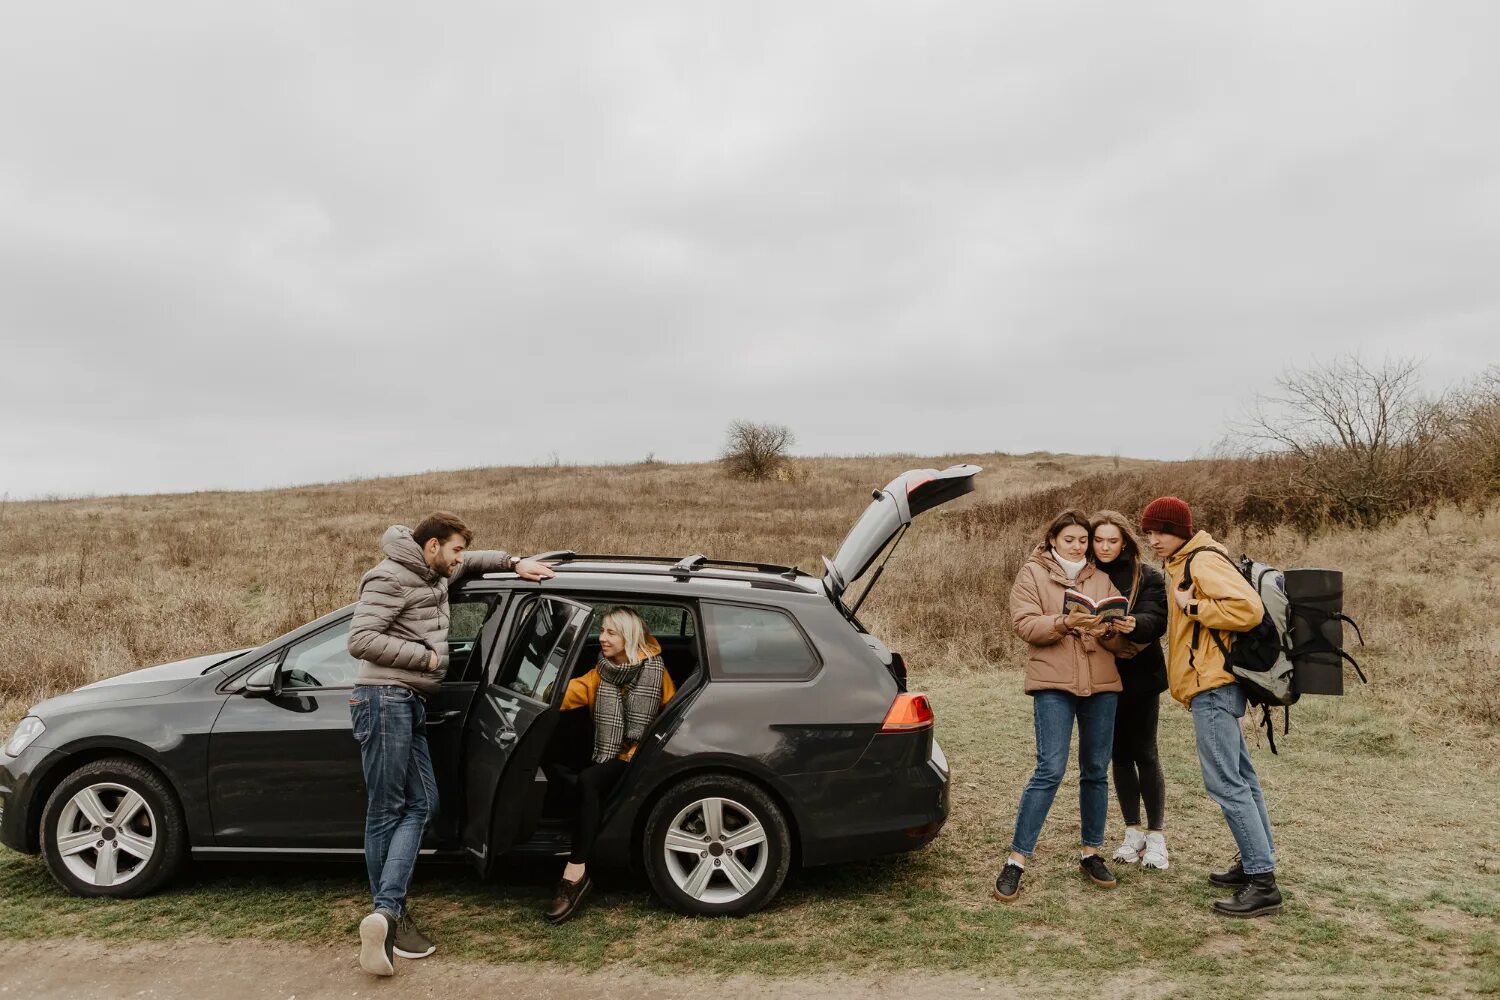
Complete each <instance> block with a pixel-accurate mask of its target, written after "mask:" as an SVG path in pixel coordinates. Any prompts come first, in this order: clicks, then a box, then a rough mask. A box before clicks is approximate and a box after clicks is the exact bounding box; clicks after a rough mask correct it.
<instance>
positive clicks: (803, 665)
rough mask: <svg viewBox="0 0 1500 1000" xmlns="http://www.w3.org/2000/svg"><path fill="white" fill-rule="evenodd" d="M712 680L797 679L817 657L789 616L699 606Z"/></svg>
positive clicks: (727, 606)
mask: <svg viewBox="0 0 1500 1000" xmlns="http://www.w3.org/2000/svg"><path fill="white" fill-rule="evenodd" d="M703 623H704V629H705V630H706V633H707V637H708V645H709V650H710V652H711V654H712V661H713V668H714V676H716V677H720V678H723V679H725V680H802V679H805V678H808V677H811V676H812V675H813V674H814V673H816V672H817V670H818V657H817V654H816V653H814V652H813V650H812V647H811V646H809V645H808V642H807V639H806V637H805V636H803V634H802V630H801V629H800V628H798V627H797V623H796V622H794V621H793V620H792V618H791V616H790V615H787V614H785V613H784V612H781V611H775V610H773V609H771V608H752V607H746V606H745V605H741V604H712V603H708V602H705V603H704V604H703Z"/></svg>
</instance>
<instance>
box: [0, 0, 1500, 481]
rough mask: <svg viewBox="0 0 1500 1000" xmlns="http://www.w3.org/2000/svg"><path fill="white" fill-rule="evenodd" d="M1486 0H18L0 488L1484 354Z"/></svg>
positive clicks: (1057, 405)
mask: <svg viewBox="0 0 1500 1000" xmlns="http://www.w3.org/2000/svg"><path fill="white" fill-rule="evenodd" d="M1497 29H1500V12H1497V10H1496V9H1495V8H1494V7H1493V5H1489V4H1486V3H1480V2H1471V3H1460V2H1455V3H1446V4H1441V5H1430V4H1417V3H1407V4H1399V3H1382V4H1370V3H1344V4H1317V5H1306V4H1293V3H1257V4H1237V5H1227V4H1225V5H1218V4H1189V3H1155V4H1129V5H1122V4H1109V3H1104V2H1098V3H1076V4H1058V3H1045V4H1043V3H1011V4H1004V5H975V4H959V3H949V4H936V5H934V4H930V3H924V4H910V5H890V4H882V5H869V4H853V3H839V4H821V5H811V6H809V5H795V6H794V5H791V4H760V5H729V4H724V5H719V4H694V5H690V6H683V5H649V4H631V5H628V6H625V5H618V4H613V5H612V4H595V5H592V6H588V7H577V6H568V7H565V8H564V7H558V6H556V5H551V6H544V7H536V6H534V5H519V4H516V5H504V6H493V5H477V4H475V5H455V6H452V7H448V8H445V9H443V10H441V11H439V10H436V9H431V8H424V9H423V11H421V12H420V13H419V12H416V11H415V10H414V9H413V8H409V7H398V6H395V5H389V6H382V5H365V4H361V5H345V6H340V7H332V6H328V7H319V6H318V5H312V4H290V3H284V4H267V5H255V6H253V7H250V8H246V7H244V6H243V5H241V6H240V7H231V6H229V5H222V6H221V5H212V4H201V3H188V2H185V0H183V2H176V3H168V2H163V3H159V4H150V5H131V6H129V7H128V8H126V7H121V6H119V5H111V4H102V3H101V4H92V5H83V4H64V5H32V6H31V7H30V8H27V9H25V10H19V9H18V10H17V11H13V12H11V13H9V14H8V15H7V17H6V24H5V30H4V31H0V336H3V338H4V365H3V368H0V492H9V493H10V495H12V496H18V495H20V496H24V495H36V494H42V493H48V492H54V491H57V492H111V491H119V490H128V491H151V490H158V489H195V488H209V487H240V486H266V485H278V484H284V483H289V482H298V481H308V480H325V479H337V478H341V477H345V476H354V475H371V474H382V473H392V472H403V471H413V470H421V469H427V468H439V467H450V466H468V465H479V464H490V463H507V462H528V461H537V460H542V459H545V458H547V457H548V456H549V454H551V453H553V452H555V453H556V454H557V455H558V456H560V457H561V458H562V459H563V460H564V461H607V460H632V459H635V458H639V457H641V456H643V455H645V454H646V453H647V452H654V453H655V454H656V455H657V456H658V457H662V458H667V459H682V460H686V459H695V458H703V457H707V456H709V455H711V454H713V453H714V452H715V450H716V448H717V446H718V445H719V443H720V437H721V434H722V430H723V427H724V425H725V423H726V422H727V421H728V420H729V419H731V418H733V417H738V416H747V417H752V418H758V419H775V420H780V421H783V422H786V423H789V424H790V425H792V426H793V428H794V429H795V430H796V432H797V434H798V437H799V441H800V449H801V450H803V451H806V452H809V453H825V452H827V453H841V452H859V453H868V452H879V451H896V450H909V451H927V452H932V451H948V450H967V449H991V448H998V449H1006V450H1021V451H1024V450H1031V449H1056V450H1074V451H1090V452H1111V451H1119V452H1121V453H1125V454H1134V455H1148V456H1161V457H1176V456H1184V455H1188V454H1192V453H1194V452H1195V451H1197V450H1199V449H1202V448H1205V447H1207V446H1208V445H1209V444H1211V443H1212V442H1213V441H1214V440H1215V439H1217V438H1218V437H1219V435H1220V434H1221V433H1222V431H1223V429H1224V425H1225V421H1226V419H1227V418H1229V417H1232V416H1233V415H1234V414H1235V413H1236V412H1237V411H1238V410H1239V409H1240V408H1241V407H1242V406H1243V405H1244V404H1245V403H1246V402H1247V401H1248V400H1249V399H1250V398H1251V397H1252V396H1253V395H1254V393H1255V392H1256V391H1257V390H1258V389H1264V388H1268V387H1269V385H1270V382H1271V380H1272V379H1273V378H1274V377H1275V375H1276V374H1277V373H1278V372H1279V371H1280V370H1281V369H1282V368H1283V367H1284V366H1285V365H1287V364H1289V363H1297V362H1299V361H1306V360H1312V359H1314V358H1326V357H1329V356H1332V355H1335V354H1339V353H1344V352H1348V351H1352V350H1356V349H1357V350H1362V351H1365V352H1366V353H1368V354H1376V355H1378V354H1382V353H1388V352H1389V353H1397V354H1416V355H1419V356H1422V357H1425V358H1426V359H1427V377H1428V379H1429V381H1430V383H1431V384H1432V385H1433V386H1434V387H1438V386H1441V385H1443V384H1445V383H1447V382H1449V381H1451V380H1454V379H1457V378H1459V377H1462V376H1463V375H1465V374H1466V373H1468V372H1469V371H1471V370H1473V369H1474V368H1477V367H1482V366H1483V364H1485V363H1490V362H1493V361H1496V360H1500V352H1497V351H1496V349H1495V348H1494V347H1493V346H1492V345H1493V343H1494V335H1493V333H1492V331H1493V330H1494V328H1495V327H1496V325H1497V324H1496V321H1497V319H1500V289H1497V286H1496V284H1495V282H1494V280H1493V276H1492V275H1493V271H1494V262H1495V261H1496V260H1500V182H1497V180H1496V178H1497V177H1500V170H1497V167H1500V133H1497V132H1496V130H1495V129H1494V128H1493V126H1492V123H1491V118H1492V117H1493V95H1494V94H1495V93H1497V92H1500V70H1497V68H1496V65H1495V62H1494V60H1493V59H1491V58H1489V53H1490V51H1491V50H1492V48H1493V42H1494V40H1495V38H1496V32H1497Z"/></svg>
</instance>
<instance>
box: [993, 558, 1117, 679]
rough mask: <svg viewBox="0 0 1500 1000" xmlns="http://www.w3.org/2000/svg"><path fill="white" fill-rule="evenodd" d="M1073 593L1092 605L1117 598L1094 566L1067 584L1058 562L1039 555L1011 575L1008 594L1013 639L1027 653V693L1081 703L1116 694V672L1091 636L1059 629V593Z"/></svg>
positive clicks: (1111, 656) (1106, 652) (1111, 658)
mask: <svg viewBox="0 0 1500 1000" xmlns="http://www.w3.org/2000/svg"><path fill="white" fill-rule="evenodd" d="M1069 587H1072V588H1073V589H1074V590H1077V591H1081V592H1083V593H1085V594H1087V595H1088V596H1089V597H1091V598H1093V599H1094V600H1096V601H1097V600H1100V599H1101V598H1105V597H1109V596H1110V595H1111V594H1118V593H1119V591H1118V590H1116V589H1115V585H1114V584H1113V583H1110V582H1109V577H1108V576H1107V575H1106V574H1105V573H1104V572H1103V571H1102V570H1100V569H1099V568H1098V567H1097V566H1095V565H1094V564H1093V563H1089V564H1088V565H1087V566H1085V567H1083V572H1081V573H1079V574H1078V579H1076V580H1074V581H1073V582H1072V583H1069V582H1068V576H1067V574H1066V573H1064V572H1063V569H1062V567H1061V566H1059V565H1058V564H1057V560H1055V559H1053V558H1052V554H1051V553H1050V552H1048V551H1047V550H1046V549H1038V550H1037V551H1036V552H1034V553H1032V556H1031V558H1030V559H1028V560H1026V562H1025V564H1024V565H1022V566H1021V572H1019V573H1017V574H1016V583H1015V586H1014V587H1012V588H1011V591H1010V617H1011V623H1012V625H1013V626H1014V628H1015V630H1016V635H1018V636H1020V637H1021V638H1022V639H1024V640H1026V643H1027V644H1028V645H1029V646H1030V647H1031V649H1030V656H1029V657H1028V659H1027V661H1026V693H1027V694H1035V693H1036V692H1038V691H1067V692H1068V693H1070V694H1075V695H1077V696H1079V697H1080V698H1087V697H1089V696H1090V695H1095V694H1099V693H1100V692H1102V691H1119V690H1121V688H1122V687H1123V685H1122V684H1121V683H1120V672H1119V671H1118V670H1117V669H1116V668H1115V657H1114V654H1113V653H1111V652H1110V651H1109V650H1107V649H1105V648H1104V647H1103V646H1100V645H1099V642H1098V640H1096V639H1095V638H1094V637H1093V636H1091V635H1087V634H1085V633H1081V632H1068V631H1066V630H1064V629H1063V627H1062V625H1063V609H1062V608H1063V591H1064V590H1066V589H1067V588H1069Z"/></svg>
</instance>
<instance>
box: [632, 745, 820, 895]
mask: <svg viewBox="0 0 1500 1000" xmlns="http://www.w3.org/2000/svg"><path fill="white" fill-rule="evenodd" d="M711 775H725V776H728V777H733V778H739V779H741V780H743V781H748V782H750V783H751V784H753V785H755V786H756V787H758V788H760V789H761V790H762V791H764V792H765V793H766V794H767V795H769V796H770V797H771V801H772V802H774V803H776V806H777V808H779V809H780V810H781V814H782V816H783V817H785V818H786V824H787V827H788V828H789V829H790V832H791V848H792V858H791V868H792V870H794V871H795V870H796V869H798V868H800V867H801V865H802V817H801V814H800V813H799V812H798V811H797V809H796V808H795V807H794V806H793V805H792V800H791V797H790V796H788V795H787V794H786V792H785V790H784V789H782V788H779V787H778V786H777V784H776V782H775V781H774V780H773V779H771V778H770V777H769V776H768V775H766V774H764V773H762V772H760V771H759V770H758V769H756V768H753V767H746V766H742V765H739V764H737V763H735V762H733V761H725V760H710V761H702V762H699V763H697V764H693V765H689V766H685V767H682V768H680V769H678V770H674V771H672V772H671V773H670V774H665V775H663V776H662V777H661V778H660V779H659V780H658V781H657V782H656V784H655V785H653V786H652V788H651V791H650V792H649V793H648V794H647V795H646V796H645V797H644V798H642V799H641V803H640V806H639V808H638V809H637V810H636V814H635V816H634V817H632V818H631V830H630V858H631V865H632V867H635V866H638V865H639V864H640V858H641V855H642V851H643V850H644V847H645V843H646V824H647V822H648V821H649V820H650V818H651V811H652V810H653V809H655V808H656V804H657V803H658V802H660V801H661V799H662V797H663V796H664V795H666V794H667V793H668V792H669V791H671V790H672V789H673V788H675V787H676V786H677V785H679V784H681V783H682V782H684V781H690V780H692V779H693V778H701V777H706V776H711Z"/></svg>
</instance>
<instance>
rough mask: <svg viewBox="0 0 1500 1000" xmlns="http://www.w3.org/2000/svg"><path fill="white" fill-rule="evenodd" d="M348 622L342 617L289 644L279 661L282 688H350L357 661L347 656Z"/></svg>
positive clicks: (357, 665)
mask: <svg viewBox="0 0 1500 1000" xmlns="http://www.w3.org/2000/svg"><path fill="white" fill-rule="evenodd" d="M349 623H350V619H348V618H345V619H344V620H343V621H341V622H339V623H338V624H337V625H331V626H329V627H328V628H325V629H323V631H321V632H316V633H314V634H313V635H310V636H307V637H306V638H303V639H298V640H297V641H296V642H294V643H293V644H292V645H291V646H289V647H288V648H287V651H286V657H285V659H283V660H282V662H281V689H282V690H283V691H295V690H303V689H308V688H340V687H353V685H354V678H355V675H356V674H358V673H359V661H358V660H356V659H355V658H354V657H352V656H350V655H349Z"/></svg>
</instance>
